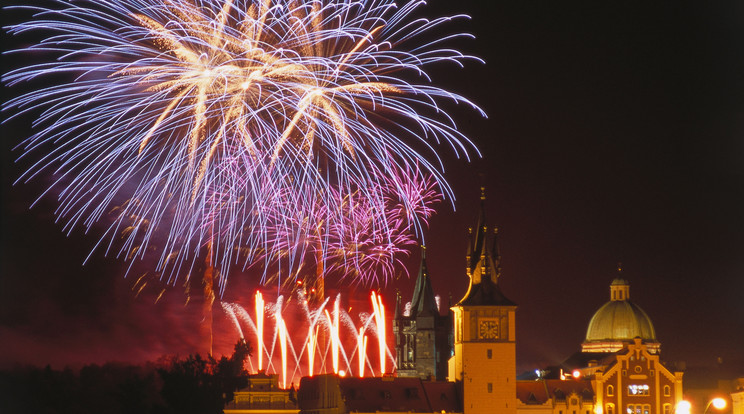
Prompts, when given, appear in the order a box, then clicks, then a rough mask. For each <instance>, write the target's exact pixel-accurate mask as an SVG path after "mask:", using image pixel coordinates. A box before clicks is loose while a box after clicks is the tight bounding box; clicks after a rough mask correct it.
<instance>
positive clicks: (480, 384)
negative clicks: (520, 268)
mask: <svg viewBox="0 0 744 414" xmlns="http://www.w3.org/2000/svg"><path fill="white" fill-rule="evenodd" d="M484 202H485V196H484V195H483V194H481V214H480V218H479V221H478V226H477V227H476V229H475V232H474V234H473V232H472V231H471V234H472V240H471V243H470V245H469V246H468V254H467V257H466V260H467V262H466V272H467V275H468V277H469V279H470V285H469V287H468V291H467V292H466V293H465V296H464V297H463V298H462V299H461V300H460V301H459V302H458V303H457V304H456V305H455V306H453V307H452V312H453V318H454V355H453V356H452V358H450V360H449V377H448V379H449V380H450V381H453V382H455V383H456V384H458V386H459V387H461V390H462V399H463V412H464V413H465V414H477V413H484V414H485V413H498V414H516V412H517V398H516V395H517V394H516V369H517V368H516V325H515V312H516V309H517V306H516V304H515V303H514V302H512V301H510V300H509V299H507V298H506V296H504V294H503V293H502V292H501V289H500V288H499V285H498V279H499V276H500V275H501V267H500V261H501V256H500V254H499V250H498V242H497V240H496V234H497V232H498V230H497V229H496V228H495V227H494V228H492V229H490V230H489V226H488V225H487V224H486V219H485V213H484V208H483V203H484Z"/></svg>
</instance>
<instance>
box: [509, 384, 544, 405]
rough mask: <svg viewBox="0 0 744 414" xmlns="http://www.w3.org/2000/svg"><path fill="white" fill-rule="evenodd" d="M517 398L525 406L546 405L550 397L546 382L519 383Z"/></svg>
mask: <svg viewBox="0 0 744 414" xmlns="http://www.w3.org/2000/svg"><path fill="white" fill-rule="evenodd" d="M517 398H518V399H519V400H520V401H522V402H523V403H524V404H545V403H546V402H547V401H548V399H549V398H550V396H549V395H548V390H547V388H546V387H545V381H517Z"/></svg>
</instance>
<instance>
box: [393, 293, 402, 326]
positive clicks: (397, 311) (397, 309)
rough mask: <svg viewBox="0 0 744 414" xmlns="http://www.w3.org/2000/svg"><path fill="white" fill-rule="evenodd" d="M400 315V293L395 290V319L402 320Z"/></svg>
mask: <svg viewBox="0 0 744 414" xmlns="http://www.w3.org/2000/svg"><path fill="white" fill-rule="evenodd" d="M400 315H401V312H400V291H399V290H398V289H395V312H394V313H393V319H394V320H398V319H400Z"/></svg>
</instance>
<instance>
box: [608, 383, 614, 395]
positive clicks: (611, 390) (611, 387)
mask: <svg viewBox="0 0 744 414" xmlns="http://www.w3.org/2000/svg"><path fill="white" fill-rule="evenodd" d="M613 395H615V387H613V386H612V385H608V386H607V396H608V397H612V396H613Z"/></svg>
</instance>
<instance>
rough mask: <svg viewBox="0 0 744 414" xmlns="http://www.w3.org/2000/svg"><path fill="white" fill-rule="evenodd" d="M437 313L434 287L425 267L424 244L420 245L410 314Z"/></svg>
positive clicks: (424, 314)
mask: <svg viewBox="0 0 744 414" xmlns="http://www.w3.org/2000/svg"><path fill="white" fill-rule="evenodd" d="M426 315H439V309H438V308H437V301H436V298H435V297H434V289H432V287H431V279H430V278H429V270H428V269H427V267H426V246H421V265H420V266H419V274H418V278H417V279H416V286H415V287H414V288H413V300H412V301H411V316H426Z"/></svg>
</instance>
